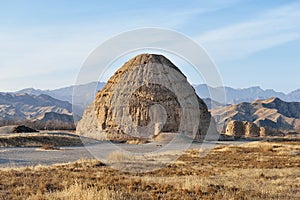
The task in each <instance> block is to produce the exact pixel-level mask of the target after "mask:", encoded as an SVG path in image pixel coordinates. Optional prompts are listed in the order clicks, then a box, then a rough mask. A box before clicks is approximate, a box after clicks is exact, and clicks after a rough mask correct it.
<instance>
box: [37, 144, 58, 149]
mask: <svg viewBox="0 0 300 200" xmlns="http://www.w3.org/2000/svg"><path fill="white" fill-rule="evenodd" d="M41 149H44V150H59V148H58V147H55V146H54V145H53V144H43V146H42V147H41Z"/></svg>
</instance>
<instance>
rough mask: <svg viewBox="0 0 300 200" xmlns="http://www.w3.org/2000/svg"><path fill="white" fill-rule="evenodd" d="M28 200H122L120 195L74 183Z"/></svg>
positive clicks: (104, 189) (115, 192)
mask: <svg viewBox="0 0 300 200" xmlns="http://www.w3.org/2000/svg"><path fill="white" fill-rule="evenodd" d="M28 199H29V200H37V199H45V200H114V199H116V200H117V199H122V195H121V193H119V192H117V191H111V190H109V189H106V188H103V189H98V188H96V187H93V186H91V187H86V186H85V185H84V184H82V183H79V182H75V183H74V184H73V185H71V186H70V187H68V188H65V189H64V190H61V191H56V192H49V193H46V194H43V195H42V196H41V195H40V194H36V195H33V196H31V197H29V198H28Z"/></svg>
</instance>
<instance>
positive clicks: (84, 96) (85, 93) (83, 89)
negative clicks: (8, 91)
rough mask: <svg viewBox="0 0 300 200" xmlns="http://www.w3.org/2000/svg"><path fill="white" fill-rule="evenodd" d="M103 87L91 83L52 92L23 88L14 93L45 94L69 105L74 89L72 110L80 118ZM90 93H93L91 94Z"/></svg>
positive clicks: (99, 83) (71, 101) (101, 84)
mask: <svg viewBox="0 0 300 200" xmlns="http://www.w3.org/2000/svg"><path fill="white" fill-rule="evenodd" d="M104 85H105V83H103V82H91V83H87V84H83V85H77V86H68V87H63V88H58V89H54V90H40V89H34V88H25V89H22V90H19V91H17V92H15V93H16V94H32V95H41V94H46V95H49V96H51V97H53V98H56V99H59V100H62V101H68V102H69V103H71V104H72V103H73V90H74V88H75V87H76V91H77V93H76V94H75V96H74V98H75V99H76V102H75V104H74V109H75V112H76V114H77V115H79V116H81V115H82V113H83V111H84V109H85V107H86V106H88V105H89V104H90V103H91V102H92V101H93V99H94V98H95V94H96V93H97V92H98V91H99V90H100V89H101V88H102V87H103V86H104ZM90 91H94V92H93V93H91V92H90Z"/></svg>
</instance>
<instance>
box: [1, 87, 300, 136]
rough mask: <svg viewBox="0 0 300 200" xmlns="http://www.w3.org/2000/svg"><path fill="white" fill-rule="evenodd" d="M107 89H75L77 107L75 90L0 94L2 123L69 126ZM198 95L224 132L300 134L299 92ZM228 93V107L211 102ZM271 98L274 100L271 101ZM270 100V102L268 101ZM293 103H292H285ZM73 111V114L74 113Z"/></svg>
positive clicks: (200, 90) (198, 89)
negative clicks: (232, 124)
mask: <svg viewBox="0 0 300 200" xmlns="http://www.w3.org/2000/svg"><path fill="white" fill-rule="evenodd" d="M104 85H105V83H103V82H99V83H98V82H91V83H88V84H84V85H79V86H77V87H76V91H77V92H76V94H74V97H75V98H76V104H75V105H73V107H72V104H71V102H72V97H73V90H74V88H75V86H69V87H63V88H59V89H55V90H38V89H33V88H27V89H23V90H20V91H17V92H14V93H1V92H0V119H4V120H24V119H26V120H40V121H47V120H56V119H59V120H60V121H65V122H69V121H71V120H72V112H74V108H75V109H76V111H77V112H75V114H77V115H78V116H82V113H83V111H84V109H85V108H86V106H87V105H89V104H90V103H91V102H92V101H93V99H94V96H95V94H96V93H97V92H98V91H99V90H100V89H101V88H102V87H103V86H104ZM194 88H195V91H196V93H197V94H198V95H199V96H200V97H201V98H202V99H203V100H204V101H205V103H206V104H207V106H208V108H209V109H211V113H212V115H213V116H214V118H215V119H216V121H217V122H218V124H219V129H223V128H224V127H222V126H224V124H226V123H228V122H229V121H230V120H239V121H250V122H254V123H256V124H258V125H259V126H264V127H269V128H274V129H276V128H280V129H284V130H289V131H292V130H295V131H298V132H299V131H300V122H299V119H300V114H299V111H300V105H299V104H300V103H297V102H300V89H298V90H295V91H293V92H291V93H288V94H285V93H282V92H276V91H274V90H271V89H268V90H263V89H261V88H260V87H250V88H245V89H234V88H230V87H224V88H223V87H216V88H214V87H210V86H207V85H205V84H202V85H196V86H194ZM222 90H223V91H225V93H226V104H221V103H219V102H217V101H215V100H212V99H210V95H209V91H210V92H211V91H213V92H215V93H216V94H218V92H220V91H222ZM90 91H94V92H92V93H91V92H90ZM219 94H220V93H219ZM270 97H272V98H270ZM265 99H267V100H265ZM286 101H291V102H286ZM72 110H73V111H72Z"/></svg>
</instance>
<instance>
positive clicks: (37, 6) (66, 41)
mask: <svg viewBox="0 0 300 200" xmlns="http://www.w3.org/2000/svg"><path fill="white" fill-rule="evenodd" d="M0 3H1V7H0V69H1V73H0V81H1V82H0V91H16V90H19V89H22V88H25V87H34V88H41V89H54V88H59V87H63V86H67V85H72V84H74V82H75V81H76V77H77V74H78V72H79V70H80V67H81V66H82V63H83V62H84V60H85V59H86V58H87V57H88V55H89V54H90V53H91V52H92V51H93V50H94V49H95V48H96V47H97V46H99V45H100V44H101V43H102V42H104V41H105V40H107V39H109V38H110V37H112V36H114V35H116V34H119V33H121V32H124V31H129V30H132V29H136V28H143V27H158V28H166V29H172V30H175V31H179V32H180V33H182V34H185V35H187V36H188V37H190V38H191V39H193V40H195V41H196V42H197V43H199V44H200V45H201V46H203V47H204V48H205V49H206V51H207V52H208V54H209V55H210V57H211V58H212V59H213V60H214V62H215V64H216V66H217V68H218V70H219V72H220V74H221V76H222V78H223V82H224V84H225V85H227V86H231V87H237V88H243V87H250V86H261V87H262V88H264V89H267V88H272V89H275V90H278V91H283V92H290V91H292V90H295V89H297V88H300V79H299V75H300V70H299V67H300V66H299V65H300V55H299V54H300V53H299V52H300V20H299V19H300V12H299V10H300V1H288V0H285V1H284V0H273V1H260V0H224V1H216V0H212V1H197V0H190V1H189V0H185V1H182V0H164V1H154V0H151V1H150V0H149V1H143V0H135V1H100V0H98V1H78V0H77V1H76V0H74V1H70V0H69V1H66V0H52V1H39V0H28V1H25V0H23V1H21V0H19V1H18V0H12V1H0ZM179 67H180V66H179ZM192 82H193V83H201V80H192Z"/></svg>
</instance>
